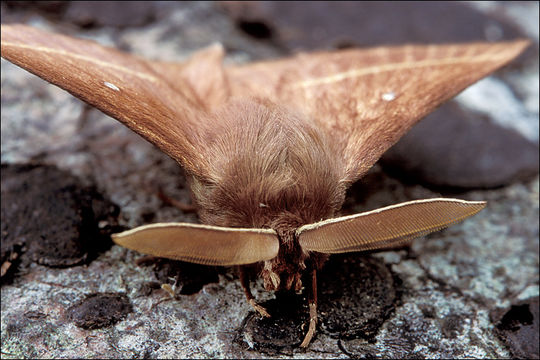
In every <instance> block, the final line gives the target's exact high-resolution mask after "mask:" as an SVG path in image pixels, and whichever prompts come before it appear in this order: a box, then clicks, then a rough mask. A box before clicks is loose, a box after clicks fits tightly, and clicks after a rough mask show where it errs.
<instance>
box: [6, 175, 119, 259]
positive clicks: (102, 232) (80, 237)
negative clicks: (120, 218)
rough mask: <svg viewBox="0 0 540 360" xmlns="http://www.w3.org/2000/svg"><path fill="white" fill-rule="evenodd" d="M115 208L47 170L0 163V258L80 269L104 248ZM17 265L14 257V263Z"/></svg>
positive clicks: (73, 180)
mask: <svg viewBox="0 0 540 360" xmlns="http://www.w3.org/2000/svg"><path fill="white" fill-rule="evenodd" d="M117 215H118V208H117V207H115V206H114V205H113V204H112V203H110V202H108V201H107V200H105V199H104V198H103V197H102V196H101V195H100V194H98V193H97V192H96V191H95V189H92V188H88V187H82V186H81V185H80V181H79V180H78V179H77V178H75V177H74V176H71V175H70V174H68V173H66V172H63V171H60V170H58V169H57V168H55V167H52V166H39V165H2V259H3V263H5V261H12V260H15V259H12V258H13V253H18V254H19V257H22V259H23V266H25V267H27V266H29V263H30V262H37V263H38V264H41V265H47V266H52V267H67V266H74V265H80V264H82V263H85V262H87V261H88V260H90V259H93V258H94V257H95V256H96V255H97V253H98V252H100V251H104V250H105V249H107V248H108V247H110V245H111V242H110V239H109V237H108V234H109V233H110V232H111V230H113V229H115V228H116V229H118V228H117V227H116V217H117ZM16 260H18V261H20V259H16Z"/></svg>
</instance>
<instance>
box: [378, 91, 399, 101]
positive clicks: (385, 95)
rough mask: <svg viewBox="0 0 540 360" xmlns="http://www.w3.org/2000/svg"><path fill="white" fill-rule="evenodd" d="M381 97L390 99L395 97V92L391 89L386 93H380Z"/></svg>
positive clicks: (385, 99) (386, 99)
mask: <svg viewBox="0 0 540 360" xmlns="http://www.w3.org/2000/svg"><path fill="white" fill-rule="evenodd" d="M381 98H382V99H383V100H384V101H392V100H394V99H395V98H396V94H395V93H394V92H392V91H389V92H387V93H384V94H382V96H381Z"/></svg>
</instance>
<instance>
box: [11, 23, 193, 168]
mask: <svg viewBox="0 0 540 360" xmlns="http://www.w3.org/2000/svg"><path fill="white" fill-rule="evenodd" d="M1 34H2V41H1V46H2V57H4V58H5V59H7V60H9V61H11V62H13V63H14V64H16V65H18V66H20V67H22V68H24V69H26V70H28V71H30V72H32V73H34V74H36V75H37V76H39V77H41V78H43V79H45V80H47V81H49V82H51V83H53V84H55V85H58V86H59V87H61V88H63V89H65V90H67V91H69V92H70V93H71V94H73V95H74V96H76V97H78V98H80V99H82V100H84V101H85V102H87V103H89V104H91V105H93V106H95V107H96V108H98V109H100V110H101V111H103V112H104V113H106V114H107V115H110V116H112V117H114V118H116V119H118V120H120V121H121V122H123V123H124V124H126V125H127V126H128V127H130V128H131V129H132V130H134V131H135V132H137V133H138V134H140V135H142V136H143V137H145V138H146V139H147V140H149V141H150V142H152V143H154V144H155V145H157V146H158V147H159V148H161V150H163V151H164V152H165V153H166V154H168V155H169V156H171V157H172V158H173V159H175V160H177V161H178V162H179V163H180V164H182V165H183V166H184V167H185V168H186V169H187V170H188V171H190V172H192V173H195V174H197V173H199V172H200V171H201V169H200V168H198V167H196V166H195V164H197V163H198V162H197V161H195V160H196V157H197V156H198V153H199V152H198V151H197V146H196V144H195V143H196V140H195V138H194V137H193V134H194V133H195V132H196V131H197V121H198V120H199V119H200V118H201V111H202V110H203V107H204V106H203V103H202V101H201V100H200V99H199V97H198V95H197V94H196V92H195V91H194V90H193V89H192V88H191V87H190V86H189V84H187V83H186V82H182V81H183V80H182V78H179V77H176V78H174V84H171V83H169V80H168V79H167V78H166V77H162V76H160V74H159V73H158V72H156V71H154V70H153V66H152V65H151V63H149V62H146V61H145V60H142V59H140V58H138V57H135V56H132V55H128V54H126V53H123V52H120V51H117V50H115V49H112V48H107V47H103V46H100V45H98V44H97V43H95V42H93V41H87V40H80V39H74V38H71V37H67V36H62V35H58V34H52V33H48V32H45V31H42V30H38V29H35V28H32V27H29V26H25V25H2V30H1ZM199 163H200V162H199Z"/></svg>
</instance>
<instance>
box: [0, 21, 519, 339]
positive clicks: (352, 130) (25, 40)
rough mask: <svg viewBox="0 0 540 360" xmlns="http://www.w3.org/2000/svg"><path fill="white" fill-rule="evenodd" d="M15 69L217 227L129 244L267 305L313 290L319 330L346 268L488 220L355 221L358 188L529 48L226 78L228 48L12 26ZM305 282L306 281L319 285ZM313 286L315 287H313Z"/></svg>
mask: <svg viewBox="0 0 540 360" xmlns="http://www.w3.org/2000/svg"><path fill="white" fill-rule="evenodd" d="M1 33H2V44H1V46H2V57H4V58H5V59H7V60H9V61H11V62H13V63H14V64H16V65H19V66H20V67H22V68H24V69H26V70H28V71H30V72H32V73H34V74H36V75H37V76H39V77H41V78H43V79H45V80H47V81H49V82H51V83H53V84H55V85H57V86H59V87H61V88H63V89H65V90H67V91H69V92H70V93H71V94H73V95H74V96H76V97H78V98H80V99H82V100H84V101H85V102H87V103H89V104H91V105H93V106H95V107H96V108H98V109H100V110H101V111H103V112H104V113H105V114H107V115H110V116H112V117H113V118H116V119H117V120H119V121H121V122H122V123H123V124H125V125H127V126H128V127H129V128H131V129H132V130H133V131H135V132H137V133H138V134H139V135H141V136H143V137H144V138H146V139H147V140H148V141H150V142H151V143H153V144H155V145H156V146H157V147H159V148H160V149H161V150H162V151H163V152H164V153H166V154H167V155H169V156H170V157H172V158H173V159H174V160H176V161H177V162H178V163H179V164H180V165H181V166H182V167H183V168H184V169H185V172H186V176H187V178H188V182H189V185H190V189H191V193H192V198H193V201H194V204H195V205H196V207H197V210H198V215H199V218H200V220H201V223H202V224H190V223H159V224H152V225H144V226H141V227H137V228H135V229H132V230H128V231H125V232H122V233H119V234H114V235H113V236H112V237H113V240H114V241H115V242H116V243H117V244H119V245H122V246H125V247H127V248H129V249H133V250H137V251H139V252H141V253H145V254H149V255H154V256H158V257H165V258H169V259H176V260H183V261H189V262H193V263H198V264H206V265H224V266H229V265H237V266H239V267H240V281H241V284H242V286H243V288H244V292H245V296H246V298H247V301H248V302H249V304H251V306H253V308H254V309H255V310H256V311H257V312H258V313H260V314H261V315H262V316H270V314H268V312H267V311H266V310H265V309H264V308H263V307H262V306H260V305H259V304H257V302H256V301H255V299H254V297H253V295H252V293H251V291H250V277H249V273H248V272H247V270H246V265H248V264H258V265H259V274H260V276H262V278H263V280H264V287H265V289H266V290H269V291H272V290H280V289H284V290H296V291H300V290H301V289H303V288H305V290H306V291H307V295H308V303H309V315H310V317H309V326H308V329H307V331H306V334H305V337H304V339H303V341H302V343H301V345H300V346H302V347H306V346H308V344H309V343H310V341H311V339H312V337H313V336H314V334H315V331H316V324H317V286H316V284H317V272H318V271H319V270H320V269H321V267H322V266H323V264H324V262H325V260H326V259H327V258H328V256H329V255H330V254H336V253H345V252H360V251H365V250H377V249H386V248H391V247H397V246H403V245H406V244H408V243H409V242H410V241H411V240H412V239H414V238H416V237H419V236H423V235H426V234H428V233H431V232H433V231H436V230H440V229H443V228H445V227H447V226H450V225H452V224H454V223H457V222H459V221H462V220H463V219H465V218H467V217H469V216H471V215H473V214H476V213H477V212H478V211H480V210H481V209H482V208H484V206H485V202H482V201H464V200H459V199H446V198H435V199H425V200H415V201H409V202H405V203H401V204H397V205H391V206H388V207H384V208H381V209H377V210H374V211H369V212H364V213H360V214H355V215H350V216H340V212H339V211H340V208H341V206H342V204H343V201H344V199H345V191H346V190H347V188H348V187H349V186H350V185H351V184H352V183H354V182H355V181H357V180H358V179H359V178H361V177H362V175H364V174H365V173H366V172H367V171H368V169H369V168H370V167H371V166H372V165H373V164H374V163H375V162H376V161H377V160H378V159H379V157H380V156H381V155H382V154H383V153H384V152H385V151H386V150H387V149H388V148H389V147H390V146H392V145H393V144H394V143H395V142H396V141H397V140H398V139H399V138H400V137H401V136H403V135H404V134H405V133H406V132H407V131H408V130H409V129H410V128H411V127H412V126H413V125H414V124H415V123H416V122H417V121H419V120H420V119H421V118H422V117H424V116H425V115H427V114H428V113H429V112H431V111H432V110H434V109H435V108H436V107H437V106H439V105H440V104H441V103H442V102H444V101H445V100H448V99H450V98H451V97H453V96H455V95H456V94H457V93H459V92H460V91H461V90H463V89H464V88H466V87H467V86H469V85H471V84H472V83H474V82H476V81H477V80H479V79H481V78H482V77H484V76H486V75H489V74H490V73H492V72H493V71H495V70H496V69H498V68H500V67H501V66H503V65H505V64H506V63H508V62H509V61H510V60H512V59H513V58H515V57H516V56H517V55H519V54H520V53H521V52H522V51H523V49H524V48H525V47H526V46H527V45H528V41H526V40H517V41H510V42H499V43H470V44H450V45H406V46H393V47H377V48H368V49H347V50H339V51H321V52H314V53H300V54H297V55H294V56H292V57H288V58H283V59H278V60H270V61H261V62H254V63H248V64H243V65H229V66H224V65H223V64H222V60H223V57H224V50H223V48H222V47H221V46H219V45H214V46H211V47H209V48H206V49H203V50H201V51H199V52H197V53H195V54H194V55H193V56H192V57H191V58H189V59H188V60H186V61H184V62H180V63H171V62H162V61H150V60H145V59H143V58H139V57H136V56H133V55H130V54H127V53H124V52H121V51H118V50H115V49H112V48H107V47H103V46H101V45H99V44H97V43H95V42H92V41H87V40H78V39H74V38H72V37H68V36H63V35H58V34H52V33H48V32H44V31H41V30H38V29H35V28H31V27H28V26H25V25H2V32H1ZM304 274H305V276H304V277H302V275H304ZM302 279H304V283H302Z"/></svg>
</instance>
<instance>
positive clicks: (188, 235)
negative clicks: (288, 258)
mask: <svg viewBox="0 0 540 360" xmlns="http://www.w3.org/2000/svg"><path fill="white" fill-rule="evenodd" d="M112 239H113V240H114V242H115V243H117V244H118V245H121V246H124V247H127V248H128V249H132V250H136V251H139V252H142V253H144V254H149V255H154V256H159V257H164V258H168V259H175V260H182V261H188V262H193V263H197V264H203V265H244V264H251V263H255V262H258V261H264V260H270V259H272V258H274V257H276V256H277V254H278V250H279V240H278V237H277V234H276V232H275V231H274V230H271V229H239V228H226V227H217V226H209V225H198V224H187V223H158V224H152V225H145V226H140V227H138V228H135V229H131V230H128V231H124V232H122V233H119V234H113V235H112Z"/></svg>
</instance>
